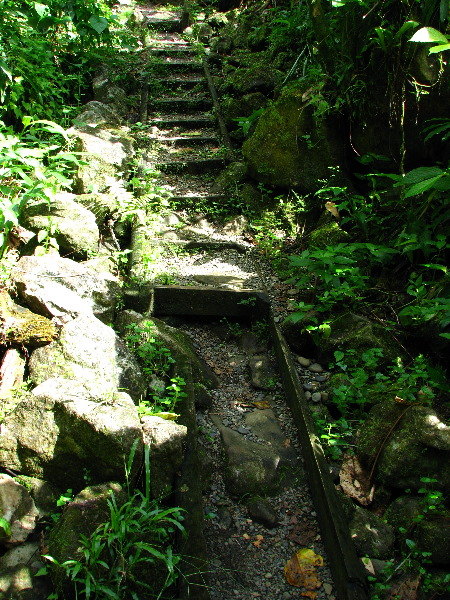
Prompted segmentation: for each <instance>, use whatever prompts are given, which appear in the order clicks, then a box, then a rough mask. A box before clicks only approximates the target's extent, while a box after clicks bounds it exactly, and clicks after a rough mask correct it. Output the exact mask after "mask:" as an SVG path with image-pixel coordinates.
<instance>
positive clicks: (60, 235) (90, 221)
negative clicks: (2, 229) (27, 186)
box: [21, 192, 100, 258]
mask: <svg viewBox="0 0 450 600" xmlns="http://www.w3.org/2000/svg"><path fill="white" fill-rule="evenodd" d="M75 199H76V196H75V194H70V193H69V192H59V193H58V194H56V195H55V196H53V197H52V198H50V199H47V198H46V199H45V200H31V201H29V202H27V204H26V205H25V207H24V209H23V211H22V213H21V222H22V223H23V225H24V226H25V227H27V228H28V229H31V230H32V231H35V232H39V231H47V230H49V228H51V230H50V231H51V236H52V237H54V238H55V239H56V242H57V243H58V246H59V249H60V252H61V253H64V254H68V255H70V256H73V257H75V258H86V256H87V255H88V254H89V253H93V252H95V251H96V250H97V248H98V240H99V237H100V234H99V230H98V226H97V223H96V222H95V217H94V215H93V214H92V213H91V211H89V210H88V209H87V208H85V207H84V206H82V205H81V204H78V202H76V200H75Z"/></svg>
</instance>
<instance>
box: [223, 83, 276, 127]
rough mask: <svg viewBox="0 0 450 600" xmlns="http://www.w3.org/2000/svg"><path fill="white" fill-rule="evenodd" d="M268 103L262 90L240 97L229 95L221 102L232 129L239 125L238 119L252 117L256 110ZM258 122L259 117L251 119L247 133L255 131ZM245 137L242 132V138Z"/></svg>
mask: <svg viewBox="0 0 450 600" xmlns="http://www.w3.org/2000/svg"><path fill="white" fill-rule="evenodd" d="M267 104H268V100H267V98H266V96H265V95H264V94H262V93H261V92H252V93H250V94H245V95H244V96H240V97H231V96H229V97H228V98H224V99H223V100H222V103H221V108H222V112H223V116H224V119H225V121H226V124H227V125H228V127H229V128H230V129H236V128H237V127H238V123H237V120H239V119H241V120H245V118H246V117H251V115H252V114H253V113H254V112H255V111H257V110H259V109H260V108H265V107H266V106H267ZM257 122H258V119H257V118H255V119H249V125H250V127H249V131H248V132H247V135H248V134H252V133H253V131H254V130H255V128H256V124H257ZM243 137H244V134H243V132H242V138H243Z"/></svg>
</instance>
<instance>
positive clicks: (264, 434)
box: [211, 410, 303, 496]
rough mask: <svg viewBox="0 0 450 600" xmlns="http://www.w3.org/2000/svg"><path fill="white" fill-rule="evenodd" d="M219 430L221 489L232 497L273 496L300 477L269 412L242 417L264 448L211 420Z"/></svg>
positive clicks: (274, 419) (257, 411)
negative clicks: (222, 469) (222, 464)
mask: <svg viewBox="0 0 450 600" xmlns="http://www.w3.org/2000/svg"><path fill="white" fill-rule="evenodd" d="M211 418H212V421H213V423H214V424H215V425H216V427H217V428H218V429H219V431H220V434H221V437H222V443H223V446H224V452H225V457H226V467H225V473H224V479H225V486H226V487H227V489H228V491H229V492H230V493H231V494H233V495H235V496H243V495H245V494H251V495H257V496H268V495H271V494H276V493H278V491H279V490H280V489H282V487H283V486H285V485H289V484H290V483H292V481H293V480H294V479H295V478H296V477H302V476H303V473H302V472H301V470H300V465H299V463H298V460H297V457H296V454H295V451H294V450H293V449H292V448H290V447H286V446H285V445H284V443H285V441H286V439H285V436H284V434H283V433H282V431H281V430H280V427H279V425H278V422H277V419H276V417H275V415H274V413H273V411H272V410H256V411H254V412H252V413H249V414H248V415H247V417H246V420H245V423H246V426H247V427H248V428H249V429H250V430H251V431H252V433H253V434H254V435H255V436H257V437H258V438H260V439H263V440H264V441H265V442H266V444H267V445H265V444H264V445H263V444H257V443H255V442H250V441H249V440H247V439H246V438H245V437H243V436H242V435H241V434H239V433H237V432H236V431H233V430H232V429H230V428H228V427H225V426H224V425H223V424H222V422H221V420H220V418H218V417H215V416H211Z"/></svg>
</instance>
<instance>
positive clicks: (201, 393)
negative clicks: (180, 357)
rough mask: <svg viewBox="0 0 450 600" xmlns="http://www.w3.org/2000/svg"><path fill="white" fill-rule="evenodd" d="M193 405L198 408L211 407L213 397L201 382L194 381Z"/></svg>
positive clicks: (206, 408)
mask: <svg viewBox="0 0 450 600" xmlns="http://www.w3.org/2000/svg"><path fill="white" fill-rule="evenodd" d="M194 394H195V407H196V408H197V409H198V410H208V409H209V408H211V406H212V403H213V399H212V396H211V394H210V392H209V391H208V388H207V387H206V386H205V385H204V384H202V383H194Z"/></svg>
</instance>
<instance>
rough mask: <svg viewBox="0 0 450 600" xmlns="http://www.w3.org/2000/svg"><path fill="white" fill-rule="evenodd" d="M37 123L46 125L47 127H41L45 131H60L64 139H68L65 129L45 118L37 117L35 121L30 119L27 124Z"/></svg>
mask: <svg viewBox="0 0 450 600" xmlns="http://www.w3.org/2000/svg"><path fill="white" fill-rule="evenodd" d="M39 123H42V124H43V125H47V127H43V129H45V130H46V131H49V132H50V133H60V134H61V135H62V136H63V137H64V139H65V140H67V141H69V136H68V135H67V133H66V130H65V129H64V128H63V127H61V125H58V123H54V122H53V121H47V120H46V119H39V120H37V121H31V123H29V125H37V124H39Z"/></svg>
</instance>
